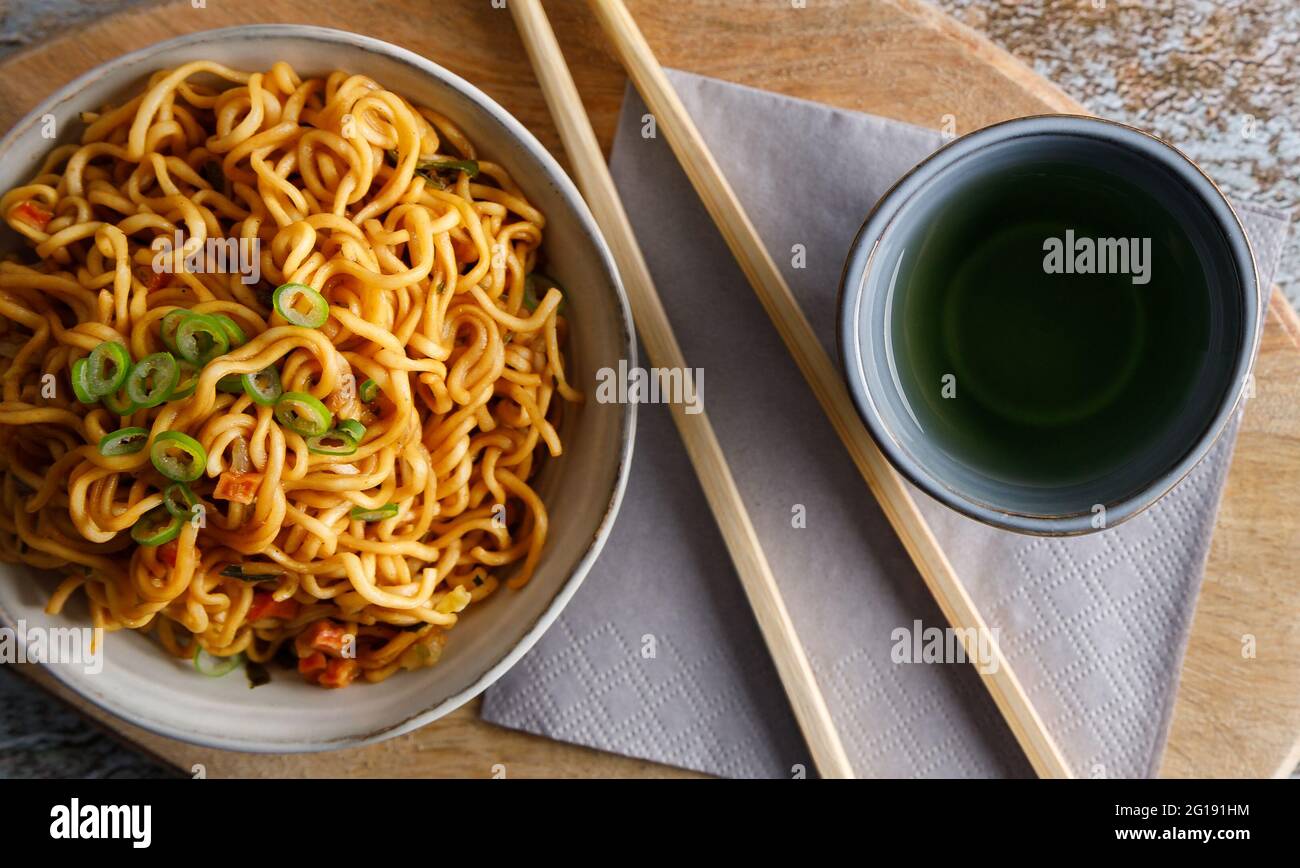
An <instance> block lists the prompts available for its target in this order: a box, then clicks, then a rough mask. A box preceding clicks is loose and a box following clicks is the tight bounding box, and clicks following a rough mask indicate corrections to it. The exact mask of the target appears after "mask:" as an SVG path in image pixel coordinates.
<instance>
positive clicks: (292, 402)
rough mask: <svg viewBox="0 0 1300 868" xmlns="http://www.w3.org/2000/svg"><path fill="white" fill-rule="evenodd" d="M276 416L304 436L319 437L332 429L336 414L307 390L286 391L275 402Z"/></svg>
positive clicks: (282, 422)
mask: <svg viewBox="0 0 1300 868" xmlns="http://www.w3.org/2000/svg"><path fill="white" fill-rule="evenodd" d="M275 418H276V421H278V422H279V423H280V424H281V425H283V426H284V427H286V428H288V429H289V430H290V431H293V432H294V433H296V434H301V435H302V436H303V437H319V436H320V435H322V434H324V433H325V432H327V431H329V430H330V427H331V426H332V425H333V424H334V415H333V414H332V413H330V411H329V410H328V409H327V408H326V407H325V405H324V404H322V403H321V402H320V401H319V400H318V399H316V398H314V397H312V396H311V395H308V394H307V393H306V392H285V393H284V394H283V395H281V396H280V400H278V401H276V402H275Z"/></svg>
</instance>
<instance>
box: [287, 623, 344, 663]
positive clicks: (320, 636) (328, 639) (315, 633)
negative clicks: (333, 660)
mask: <svg viewBox="0 0 1300 868" xmlns="http://www.w3.org/2000/svg"><path fill="white" fill-rule="evenodd" d="M347 635H348V634H347V631H346V630H344V629H343V627H341V626H340V625H338V624H335V623H334V622H333V621H331V620H330V619H329V618H324V619H322V620H320V621H317V622H315V623H314V624H312V625H311V626H310V627H308V628H307V629H306V630H304V631H303V633H302V636H300V637H299V641H300V642H301V643H303V645H305V646H306V647H308V648H311V649H313V650H315V651H326V652H328V653H330V654H331V655H334V656H338V655H340V654H342V653H343V640H344V638H345V637H346V636H347ZM299 647H302V645H300V646H299Z"/></svg>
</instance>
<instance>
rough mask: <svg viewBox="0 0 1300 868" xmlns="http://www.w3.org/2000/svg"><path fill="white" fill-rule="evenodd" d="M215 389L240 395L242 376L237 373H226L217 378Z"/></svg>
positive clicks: (242, 383)
mask: <svg viewBox="0 0 1300 868" xmlns="http://www.w3.org/2000/svg"><path fill="white" fill-rule="evenodd" d="M217 391H218V392H229V393H230V394H232V395H242V394H244V378H243V377H242V376H240V375H239V374H226V375H225V376H224V377H222V378H221V379H220V380H217Z"/></svg>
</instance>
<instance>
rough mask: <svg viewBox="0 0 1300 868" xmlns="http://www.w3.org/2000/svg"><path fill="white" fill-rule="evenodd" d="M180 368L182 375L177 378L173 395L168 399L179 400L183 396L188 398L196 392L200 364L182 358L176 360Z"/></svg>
mask: <svg viewBox="0 0 1300 868" xmlns="http://www.w3.org/2000/svg"><path fill="white" fill-rule="evenodd" d="M176 365H177V367H179V368H180V371H181V373H180V377H178V378H177V380H176V388H175V389H172V394H171V397H170V398H168V399H167V400H168V401H179V400H180V399H181V398H188V397H189V396H190V395H193V394H194V390H195V389H197V388H198V386H199V373H200V371H199V366H198V365H196V364H194V363H193V362H187V361H185V360H184V359H180V360H178V361H177V362H176Z"/></svg>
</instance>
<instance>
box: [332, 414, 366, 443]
mask: <svg viewBox="0 0 1300 868" xmlns="http://www.w3.org/2000/svg"><path fill="white" fill-rule="evenodd" d="M334 430H336V431H338V432H339V433H340V434H346V435H348V436H349V437H351V438H352V439H353V440H355V441H357V442H358V443H360V442H361V441H362V439H363V438H365V436H366V426H365V425H362V424H361V423H360V422H358V421H357V420H356V419H344V420H343V421H341V422H339V424H338V425H336V426H335V427H334Z"/></svg>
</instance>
